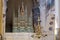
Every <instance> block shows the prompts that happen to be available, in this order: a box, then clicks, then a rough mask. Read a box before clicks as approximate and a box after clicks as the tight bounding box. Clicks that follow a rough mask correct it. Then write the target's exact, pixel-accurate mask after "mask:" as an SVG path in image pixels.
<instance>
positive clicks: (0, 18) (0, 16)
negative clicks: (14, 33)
mask: <svg viewBox="0 0 60 40" xmlns="http://www.w3.org/2000/svg"><path fill="white" fill-rule="evenodd" d="M2 9H3V0H0V34H2V33H3V24H2V23H3V20H2V19H3V14H2Z"/></svg>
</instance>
